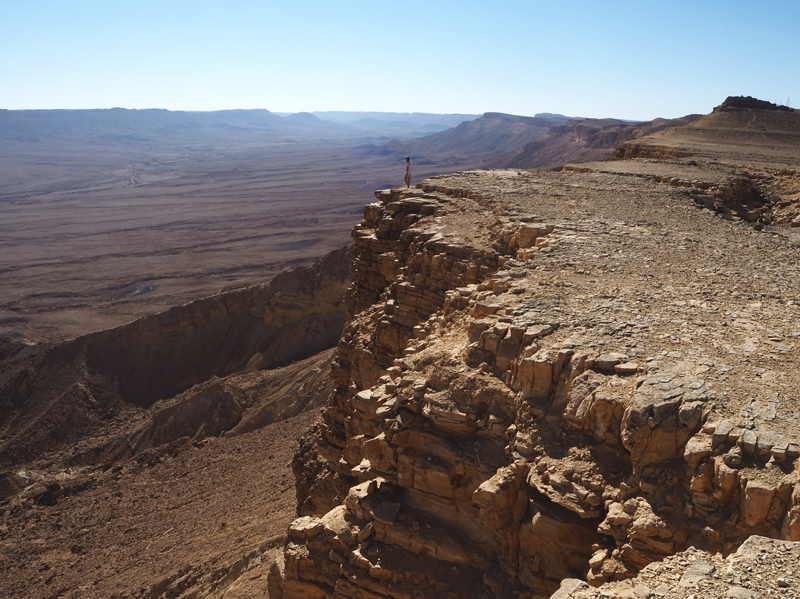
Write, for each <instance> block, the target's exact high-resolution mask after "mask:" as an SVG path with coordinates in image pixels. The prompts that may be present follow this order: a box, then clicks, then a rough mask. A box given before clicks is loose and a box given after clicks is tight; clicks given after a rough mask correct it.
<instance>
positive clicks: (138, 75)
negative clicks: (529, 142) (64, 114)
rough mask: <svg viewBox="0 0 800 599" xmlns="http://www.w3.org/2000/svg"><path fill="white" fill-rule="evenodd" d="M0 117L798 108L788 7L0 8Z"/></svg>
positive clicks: (798, 36)
mask: <svg viewBox="0 0 800 599" xmlns="http://www.w3.org/2000/svg"><path fill="white" fill-rule="evenodd" d="M0 56H2V57H3V59H2V61H0V108H5V109H45V108H111V107H123V108H167V109H170V110H222V109H233V108H266V109H268V110H272V111H274V112H300V111H317V110H319V111H324V110H353V111H392V112H434V113H470V114H482V113H484V112H506V113H510V114H518V115H529V116H530V115H533V114H536V113H538V112H555V113H561V114H565V115H568V116H583V117H596V118H600V117H616V118H627V119H636V120H649V119H652V118H655V117H665V118H673V117H678V116H683V115H685V114H691V113H708V112H710V111H711V109H712V108H713V107H714V106H716V105H718V104H720V103H722V101H723V100H724V99H725V98H726V97H727V96H729V95H750V96H755V97H757V98H760V99H764V100H771V101H774V102H778V103H781V104H786V103H787V102H789V103H790V104H791V105H793V106H794V107H800V2H797V0H787V1H783V0H781V1H770V0H764V1H762V2H753V1H752V0H747V1H742V0H727V1H724V2H723V1H717V0H692V1H684V0H671V1H669V2H666V1H660V0H640V1H638V2H629V1H620V2H615V1H613V0H607V1H603V2H601V1H569V0H562V1H561V2H555V1H553V0H550V1H547V2H539V1H535V0H529V1H510V0H493V1H491V2H485V1H471V0H460V1H458V2H444V1H437V0H425V1H416V0H406V1H401V2H391V3H390V2H384V1H382V0H370V1H361V0H338V1H336V0H327V1H324V2H313V1H303V0H294V1H291V2H289V1H286V2H271V1H245V0H241V1H237V0H226V1H225V2H216V1H214V2H212V1H203V0H196V1H184V0H158V1H149V0H140V1H131V0H102V1H82V0H70V1H66V0H55V1H48V0H24V1H23V0H0Z"/></svg>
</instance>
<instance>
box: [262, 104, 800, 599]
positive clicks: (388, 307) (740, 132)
mask: <svg viewBox="0 0 800 599" xmlns="http://www.w3.org/2000/svg"><path fill="white" fill-rule="evenodd" d="M776 114H777V116H776ZM797 118H798V117H797V112H796V111H783V110H779V109H777V108H775V107H770V106H766V107H764V106H760V105H759V106H755V107H752V106H750V105H747V103H746V102H745V103H742V102H741V101H740V102H738V103H737V102H736V101H735V99H734V100H730V99H729V101H726V104H724V105H723V106H721V107H718V108H717V109H715V112H714V113H712V115H709V116H707V117H704V118H701V119H699V120H697V121H695V122H694V123H692V124H691V125H689V126H687V127H683V128H679V129H692V131H690V133H691V135H693V136H695V137H694V138H692V139H695V140H697V139H699V138H698V137H697V136H701V134H702V135H705V137H704V138H703V139H705V140H706V142H707V143H706V145H705V146H704V149H703V151H702V152H700V151H699V150H698V149H697V145H696V144H695V145H692V144H689V143H685V142H684V141H682V140H685V137H680V135H683V134H682V133H680V132H678V133H674V132H673V133H672V134H669V135H668V134H666V133H665V132H669V131H671V130H670V129H666V130H664V131H662V132H659V133H656V134H655V136H661V137H659V140H660V141H659V142H658V143H659V144H660V145H659V146H658V147H659V148H661V150H659V152H660V153H659V155H658V157H656V156H655V154H654V153H651V154H649V155H647V156H644V155H643V153H642V152H641V151H640V150H636V149H635V148H634V149H631V148H628V149H626V150H620V152H619V153H618V155H617V156H616V158H618V160H615V161H613V162H607V163H593V164H591V165H575V166H574V167H571V168H565V169H564V170H562V171H561V172H552V171H518V170H503V171H472V172H465V173H457V174H455V175H451V176H445V177H437V178H434V179H429V180H427V181H423V182H422V183H421V184H420V185H418V186H417V188H414V189H405V188H402V189H394V190H386V191H381V192H376V199H377V201H376V202H375V203H372V204H369V205H368V206H367V207H366V209H365V215H364V220H363V221H362V223H361V224H360V225H358V226H357V227H356V228H355V230H354V231H353V239H354V242H355V248H354V251H353V266H352V273H353V282H352V285H351V287H350V289H349V291H348V293H347V295H346V297H345V303H346V306H347V311H348V321H347V325H346V326H345V328H344V332H343V334H342V338H341V340H340V342H339V346H338V349H337V354H336V357H335V359H334V361H333V368H332V377H333V383H334V387H335V389H334V391H333V393H332V395H331V397H330V399H329V400H328V403H327V404H326V406H325V408H324V411H323V419H322V422H321V424H320V425H319V426H317V427H315V428H314V429H312V430H311V431H310V432H309V433H308V434H307V435H306V437H305V438H304V440H303V442H302V443H301V448H300V452H299V453H298V454H297V455H296V456H295V461H294V471H295V476H296V479H297V494H298V516H299V517H298V519H296V520H295V521H294V522H293V523H292V524H291V526H290V527H289V530H288V533H287V538H286V541H285V544H284V548H283V552H282V554H281V556H280V557H279V559H278V560H277V561H276V562H275V564H274V565H273V566H272V569H271V571H270V576H269V594H270V597H272V598H273V599H276V598H280V597H284V598H295V597H304V598H305V597H310V598H319V599H322V598H332V597H335V598H345V597H348V598H360V599H378V598H380V599H387V598H389V597H391V598H397V599H401V598H403V599H405V598H411V597H414V598H422V597H427V598H431V599H434V598H439V597H441V598H447V599H456V598H472V597H476V598H478V597H509V598H511V597H513V598H515V599H517V598H520V599H521V598H531V599H533V598H542V597H550V596H554V597H558V598H559V599H564V598H566V597H639V596H641V597H653V596H664V597H689V596H693V597H695V598H698V597H766V596H783V597H796V596H798V593H799V592H800V590H799V589H800V586H798V582H797V578H796V571H797V563H798V562H797V556H798V552H799V551H800V550H798V547H799V546H800V470H798V466H797V464H798V459H797V458H798V457H799V456H800V410H799V409H798V404H797V397H796V395H797V389H798V374H797V366H798V358H799V357H800V353H799V352H800V348H799V347H798V342H800V326H798V312H800V302H798V299H797V290H798V289H800V269H798V268H797V267H796V265H797V264H798V262H799V259H800V246H798V240H797V238H796V236H795V235H794V229H792V228H791V227H790V226H788V224H784V223H785V222H786V221H785V219H783V217H779V216H778V215H779V214H789V213H792V211H793V210H795V209H796V208H797V206H798V204H797V200H798V197H797V195H796V194H797V192H798V190H797V189H796V187H795V181H796V180H797V176H798V158H800V152H798V144H797V143H796V141H792V140H793V139H794V138H793V137H792V135H790V134H787V135H784V136H783V137H781V138H780V139H781V140H782V141H781V143H780V144H775V143H774V139H776V136H774V135H766V136H765V135H761V134H759V135H757V136H755V137H754V136H753V135H751V133H752V131H753V130H754V129H756V128H757V125H758V124H759V123H765V125H764V126H765V127H767V126H768V125H769V126H772V125H774V123H775V122H776V119H777V120H778V121H780V123H779V124H780V128H782V130H785V131H789V132H790V133H791V131H793V129H792V127H794V124H793V123H794V121H795V120H797ZM704 119H705V121H704ZM781 119H783V120H781ZM786 119H788V121H787V120H786ZM721 121H723V122H722V125H720V122H721ZM715 123H716V124H715ZM742 123H744V125H742ZM770 123H772V125H770ZM745 125H746V126H745ZM715 127H716V129H715ZM767 128H768V127H767ZM773 128H774V127H773ZM709 130H712V133H711V134H709V133H702V132H703V131H709ZM698 131H699V132H700V133H698ZM725 131H727V134H726V135H727V137H726V135H724V134H723V133H724V132H725ZM679 133H680V135H679ZM670 135H672V137H670ZM687 135H688V134H687ZM665 139H668V140H671V141H669V144H668V143H667V142H665V141H664V140H665ZM720 139H727V140H728V141H727V142H726V143H727V146H726V145H725V144H722V143H721V142H720ZM765 139H766V140H767V141H764V140H765ZM709 140H711V141H709ZM759 140H761V141H760V142H759ZM712 142H713V143H712ZM629 143H631V144H638V146H637V147H641V146H642V145H646V144H648V143H651V144H652V145H655V144H656V142H651V141H650V140H648V138H644V141H642V140H636V141H634V142H629ZM704 143H705V142H704ZM623 148H625V146H623ZM664 148H667V149H664ZM689 156H692V158H691V160H688V157H689ZM748 157H750V158H752V160H750V159H748ZM745 159H747V160H745ZM748 165H749V166H748ZM765 165H767V166H765ZM768 165H772V166H768ZM773 167H774V168H773ZM745 168H750V169H751V170H749V171H746V172H747V173H749V174H744V173H745ZM767 168H769V169H771V170H769V173H770V175H769V176H770V177H771V178H770V179H769V180H767V179H763V178H760V177H759V176H756V174H755V172H756V170H758V172H759V173H764V172H766V170H764V169H767ZM670 174H671V176H669V175H670ZM737 178H740V179H743V180H744V182H743V183H741V185H738V184H736V183H735V181H737V180H738V179H737ZM676 181H678V182H679V183H676ZM683 181H688V182H689V184H688V185H684V184H683V183H682V182H683ZM696 182H697V184H696ZM754 196H757V198H758V199H757V203H758V205H759V209H758V210H753V209H751V207H749V206H748V205H745V203H746V202H745V200H747V201H749V199H752V198H753V197H754ZM706 197H710V198H713V200H711V201H705V199H704V198H706ZM740 205H741V206H743V209H742V210H740V209H739V207H737V206H740ZM781 211H783V212H781ZM754 225H755V226H754Z"/></svg>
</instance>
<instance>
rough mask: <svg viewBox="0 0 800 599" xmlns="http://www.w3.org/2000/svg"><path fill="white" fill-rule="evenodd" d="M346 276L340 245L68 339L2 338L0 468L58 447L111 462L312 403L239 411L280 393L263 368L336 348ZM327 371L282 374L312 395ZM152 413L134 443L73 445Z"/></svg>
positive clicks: (296, 396) (290, 399) (287, 401)
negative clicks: (296, 265)
mask: <svg viewBox="0 0 800 599" xmlns="http://www.w3.org/2000/svg"><path fill="white" fill-rule="evenodd" d="M349 275H350V267H349V248H342V249H340V250H338V251H336V252H333V253H331V254H329V255H328V256H326V257H325V258H324V259H323V260H321V261H320V262H319V263H317V264H316V265H314V266H313V267H308V268H300V269H296V270H293V271H288V272H285V273H282V274H280V275H278V276H277V277H275V278H274V279H273V280H272V281H270V282H269V283H266V284H262V285H255V286H252V287H247V288H244V289H239V290H235V291H231V292H227V293H221V294H218V295H215V296H210V297H206V298H203V299H200V300H197V301H194V302H191V303H189V304H186V305H183V306H177V307H175V308H172V309H170V310H168V311H166V312H163V313H160V314H155V315H153V316H148V317H144V318H141V319H139V320H137V321H134V322H132V323H130V324H128V325H124V326H121V327H117V328H114V329H109V330H106V331H100V332H98V333H93V334H90V335H86V336H83V337H78V338H76V339H73V340H70V341H67V342H64V343H59V344H56V345H48V344H42V345H39V346H37V345H35V344H31V343H26V342H24V341H19V340H12V339H8V340H6V341H5V342H4V343H3V347H4V348H5V349H4V350H3V352H4V354H5V355H4V360H3V362H2V369H0V372H2V375H0V402H2V404H0V405H1V406H2V412H0V464H2V465H6V466H7V465H10V464H13V463H15V462H18V461H20V460H31V459H34V458H36V457H39V456H41V455H42V454H43V453H44V452H47V451H49V450H56V449H58V448H59V447H62V448H65V450H66V451H68V452H71V453H73V454H75V455H80V456H83V457H82V458H81V459H106V460H110V459H116V458H118V457H121V456H122V455H128V454H130V452H131V451H135V450H136V448H139V449H141V448H144V447H147V446H149V444H150V443H159V442H161V443H163V442H168V441H172V440H174V439H177V438H179V437H182V436H189V437H194V436H196V435H198V434H199V435H201V437H202V436H208V435H217V434H219V433H220V432H222V431H225V430H229V429H232V428H234V427H237V426H239V425H240V424H241V425H242V427H244V425H243V424H242V420H245V421H248V422H249V425H248V426H249V427H251V428H252V427H254V426H256V424H257V423H261V424H262V425H263V424H265V423H267V422H268V421H269V419H268V418H267V416H269V415H270V414H273V412H274V413H275V414H274V415H277V414H280V413H281V412H282V411H283V410H286V409H287V408H289V407H290V405H291V404H292V403H294V402H295V401H300V403H301V404H303V401H302V399H301V398H302V397H306V400H305V404H307V403H308V402H309V401H312V400H311V399H310V397H311V396H310V395H309V394H308V393H306V392H305V391H303V392H299V393H295V392H289V393H277V395H280V396H281V401H278V402H277V403H275V402H273V401H271V400H270V401H269V402H268V403H269V404H270V406H269V407H267V406H261V408H258V409H257V410H255V411H258V412H259V413H262V415H261V416H257V415H256V414H255V413H250V414H247V415H245V411H247V410H250V409H252V408H256V407H257V404H259V403H260V398H263V397H265V396H270V395H276V390H275V389H270V387H271V385H272V384H273V383H274V382H275V381H273V380H272V377H270V376H265V375H260V374H259V372H261V371H264V370H265V369H269V368H274V367H277V366H281V365H284V364H287V363H289V362H291V361H294V360H300V359H304V358H308V357H309V356H311V355H313V354H316V353H317V352H320V351H321V350H324V349H326V348H330V347H332V346H334V345H335V344H336V341H337V339H338V338H339V335H340V333H341V330H342V327H343V326H344V320H345V310H344V307H343V304H342V299H343V296H344V292H345V290H346V289H347V285H348V281H349ZM315 368H319V369H318V370H316V371H314V372H311V371H313V370H314V369H315ZM326 372H327V366H325V367H322V366H321V365H320V364H315V365H313V366H311V369H310V371H309V372H305V374H303V375H300V374H298V373H294V374H291V375H282V376H283V378H286V377H287V376H288V377H289V378H291V377H292V376H294V377H295V378H297V377H300V378H302V377H303V376H306V375H307V376H306V378H307V380H306V379H303V380H302V381H299V382H298V387H300V386H301V385H302V384H306V385H307V387H308V389H311V388H312V387H319V384H322V385H323V386H324V385H325V384H328V383H327V381H326V379H327V375H326V374H320V373H326ZM218 377H223V378H222V380H217V378H218ZM226 377H227V378H226ZM279 378H280V377H279ZM317 379H322V380H323V381H325V382H324V383H319V381H317ZM318 383H319V384H318ZM159 402H161V403H159ZM305 404H304V405H305ZM262 408H263V409H262ZM150 411H152V414H153V415H152V418H153V420H152V422H150V421H149V420H148V422H150V424H149V426H150V429H148V428H147V426H145V427H144V429H146V430H141V431H139V430H138V429H137V431H135V432H134V433H131V434H133V437H130V438H129V436H128V433H129V432H130V431H129V430H126V432H125V433H124V434H122V435H116V432H118V431H115V438H116V436H119V439H116V440H111V441H103V442H100V443H99V445H96V444H95V445H93V446H92V448H91V449H90V448H87V447H82V446H81V443H82V442H84V441H86V439H87V438H88V437H91V436H102V434H103V429H104V427H106V426H107V425H108V424H109V423H113V422H114V421H115V420H116V419H122V420H125V419H128V420H131V419H133V420H136V419H138V418H139V417H141V414H140V412H142V414H144V413H147V414H148V415H149V414H150ZM148 418H149V416H148ZM159 423H161V424H160V425H159ZM129 428H130V427H125V426H122V425H120V426H117V427H116V429H129ZM151 429H152V430H151ZM148 430H149V431H150V432H147V431H148Z"/></svg>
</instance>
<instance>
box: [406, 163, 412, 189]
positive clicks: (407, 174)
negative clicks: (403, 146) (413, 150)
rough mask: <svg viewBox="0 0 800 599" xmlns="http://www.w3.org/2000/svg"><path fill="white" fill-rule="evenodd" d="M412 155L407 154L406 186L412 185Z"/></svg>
mask: <svg viewBox="0 0 800 599" xmlns="http://www.w3.org/2000/svg"><path fill="white" fill-rule="evenodd" d="M411 167H412V164H411V156H406V187H411Z"/></svg>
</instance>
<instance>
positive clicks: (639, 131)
mask: <svg viewBox="0 0 800 599" xmlns="http://www.w3.org/2000/svg"><path fill="white" fill-rule="evenodd" d="M699 116H700V115H690V116H686V117H682V118H680V119H671V120H667V119H655V120H653V121H647V122H635V121H624V120H621V119H587V118H574V117H566V116H564V115H559V114H549V113H540V114H537V115H536V116H534V117H525V116H516V115H511V114H504V113H499V112H487V113H485V114H484V115H483V116H482V117H480V118H479V119H476V120H473V121H467V122H464V123H461V124H460V125H458V126H457V127H455V128H453V129H449V130H447V131H443V132H441V133H435V134H433V135H428V136H426V137H421V138H419V139H414V140H409V141H393V142H390V143H388V144H385V145H383V146H381V147H380V148H378V149H377V150H376V151H377V152H379V153H385V154H395V155H398V156H401V155H404V154H405V155H412V156H414V157H415V159H416V161H417V162H418V163H421V164H425V163H428V162H448V163H449V164H452V165H463V166H464V167H470V168H474V167H476V166H480V167H484V168H536V167H541V166H551V165H553V166H555V165H560V164H564V163H566V162H574V161H582V160H598V159H603V158H606V157H607V156H608V155H610V154H611V152H613V151H614V150H615V149H616V148H617V147H618V146H619V145H620V144H621V143H623V142H625V141H628V140H630V139H635V138H636V137H639V136H642V135H647V134H649V133H652V132H654V131H658V130H660V129H664V128H666V127H671V126H676V125H686V124H688V123H690V122H692V121H693V120H695V119H697V118H699Z"/></svg>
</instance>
